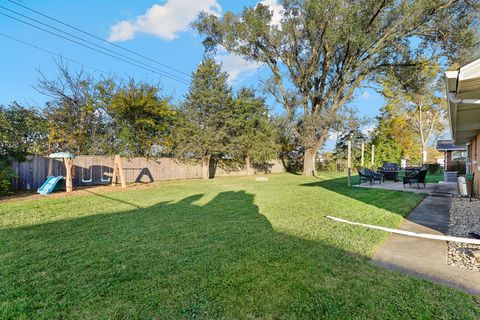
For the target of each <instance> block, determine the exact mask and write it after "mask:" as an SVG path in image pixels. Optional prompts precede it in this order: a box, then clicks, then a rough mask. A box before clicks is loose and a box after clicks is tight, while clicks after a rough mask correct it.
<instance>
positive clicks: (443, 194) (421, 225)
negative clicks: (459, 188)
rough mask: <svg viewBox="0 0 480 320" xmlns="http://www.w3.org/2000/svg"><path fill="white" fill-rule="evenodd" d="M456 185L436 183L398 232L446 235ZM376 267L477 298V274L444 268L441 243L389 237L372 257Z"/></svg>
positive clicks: (479, 276)
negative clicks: (406, 274) (445, 286)
mask: <svg viewBox="0 0 480 320" xmlns="http://www.w3.org/2000/svg"><path fill="white" fill-rule="evenodd" d="M455 193H456V185H455V184H446V183H445V184H441V183H440V184H438V186H437V187H436V188H435V189H434V191H433V192H432V193H430V194H429V195H428V196H427V197H426V198H425V199H424V200H423V201H422V202H421V203H420V204H419V205H418V206H417V207H416V208H415V209H414V210H413V211H412V213H411V214H410V215H409V216H408V218H407V220H405V221H404V223H403V224H402V225H401V226H400V228H399V229H402V230H408V231H413V232H421V233H431V234H446V233H447V231H448V221H449V210H450V205H451V200H452V194H455ZM372 261H373V262H374V263H375V264H378V265H381V266H384V267H386V268H388V269H392V270H397V271H401V272H405V273H408V274H410V275H413V276H416V277H419V278H423V279H428V280H430V281H433V282H437V283H441V284H444V285H448V286H451V287H454V288H457V289H460V290H463V291H466V292H468V293H471V294H476V295H480V273H479V272H477V271H471V270H465V269H460V268H457V267H454V266H449V265H447V263H446V261H447V244H446V242H443V241H435V240H428V239H421V238H416V237H408V236H402V235H397V234H392V235H391V236H390V238H389V239H388V240H387V241H386V242H385V243H384V244H383V245H382V246H381V247H380V248H379V250H378V251H377V252H376V253H375V255H374V256H373V258H372Z"/></svg>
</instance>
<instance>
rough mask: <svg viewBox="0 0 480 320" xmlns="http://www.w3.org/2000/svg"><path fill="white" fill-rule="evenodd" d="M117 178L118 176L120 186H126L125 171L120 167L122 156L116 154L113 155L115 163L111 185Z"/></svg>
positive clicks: (113, 184) (115, 182)
mask: <svg viewBox="0 0 480 320" xmlns="http://www.w3.org/2000/svg"><path fill="white" fill-rule="evenodd" d="M117 178H120V184H121V186H122V188H126V187H127V183H126V181H125V172H124V171H123V167H122V157H120V156H119V155H118V154H117V155H116V156H115V164H114V165H113V174H112V187H114V186H115V185H116V184H117Z"/></svg>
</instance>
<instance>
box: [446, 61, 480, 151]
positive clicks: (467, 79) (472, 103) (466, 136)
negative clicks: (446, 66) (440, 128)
mask: <svg viewBox="0 0 480 320" xmlns="http://www.w3.org/2000/svg"><path fill="white" fill-rule="evenodd" d="M445 77H446V80H447V103H448V113H449V120H450V130H451V133H452V138H453V141H454V143H455V144H457V145H462V144H465V143H467V142H469V141H470V140H471V139H472V138H473V137H474V136H475V135H476V134H477V132H478V131H479V130H480V59H478V60H475V61H473V62H472V63H469V64H467V65H466V66H463V67H461V68H459V69H458V70H457V71H447V72H446V73H445Z"/></svg>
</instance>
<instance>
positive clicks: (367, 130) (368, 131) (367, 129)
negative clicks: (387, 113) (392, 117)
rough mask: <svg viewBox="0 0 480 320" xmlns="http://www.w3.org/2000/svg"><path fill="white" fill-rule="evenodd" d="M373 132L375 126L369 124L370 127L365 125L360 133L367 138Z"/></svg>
mask: <svg viewBox="0 0 480 320" xmlns="http://www.w3.org/2000/svg"><path fill="white" fill-rule="evenodd" d="M374 130H375V125H373V124H370V125H367V126H365V127H363V129H362V133H363V134H364V135H366V136H369V135H370V134H371V133H372V132H373V131H374Z"/></svg>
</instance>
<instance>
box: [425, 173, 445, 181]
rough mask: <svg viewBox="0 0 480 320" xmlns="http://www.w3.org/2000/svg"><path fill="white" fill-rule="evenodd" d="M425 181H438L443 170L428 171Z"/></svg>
mask: <svg viewBox="0 0 480 320" xmlns="http://www.w3.org/2000/svg"><path fill="white" fill-rule="evenodd" d="M425 181H426V182H427V183H438V182H440V181H443V172H442V173H428V174H427V176H426V177H425Z"/></svg>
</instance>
